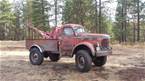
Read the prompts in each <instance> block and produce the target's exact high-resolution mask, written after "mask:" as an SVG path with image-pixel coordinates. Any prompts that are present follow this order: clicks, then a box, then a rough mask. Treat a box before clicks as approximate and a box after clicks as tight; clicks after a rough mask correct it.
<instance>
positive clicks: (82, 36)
mask: <svg viewBox="0 0 145 81" xmlns="http://www.w3.org/2000/svg"><path fill="white" fill-rule="evenodd" d="M29 28H30V29H32V30H34V31H37V32H39V33H40V34H41V35H42V37H43V38H42V39H27V40H26V47H27V49H29V51H30V55H29V59H30V62H31V64H33V65H40V64H42V62H43V60H44V58H47V57H49V59H50V60H51V61H53V62H56V61H58V60H59V59H60V57H62V56H67V57H73V56H75V63H76V67H77V69H78V70H79V71H80V72H88V71H89V70H90V69H91V66H92V63H94V65H95V66H100V67H101V66H103V65H104V64H105V63H106V61H107V56H108V55H110V54H111V53H112V48H111V47H110V45H109V40H110V36H109V35H106V34H94V33H87V32H86V30H85V28H84V27H83V26H81V25H78V24H64V25H60V26H58V27H55V28H53V29H52V31H51V32H49V33H48V32H43V31H41V30H38V29H37V28H35V27H31V26H29Z"/></svg>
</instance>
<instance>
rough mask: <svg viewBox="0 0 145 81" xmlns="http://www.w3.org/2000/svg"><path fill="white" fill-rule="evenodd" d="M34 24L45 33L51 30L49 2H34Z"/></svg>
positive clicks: (41, 0) (32, 14)
mask: <svg viewBox="0 0 145 81" xmlns="http://www.w3.org/2000/svg"><path fill="white" fill-rule="evenodd" d="M31 3H32V4H31V6H32V7H31V9H32V13H31V16H32V23H33V25H34V26H35V27H40V29H42V30H44V31H48V30H49V29H50V26H49V15H48V9H49V6H48V2H47V0H32V2H31Z"/></svg>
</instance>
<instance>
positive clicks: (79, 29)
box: [73, 27, 86, 34]
mask: <svg viewBox="0 0 145 81" xmlns="http://www.w3.org/2000/svg"><path fill="white" fill-rule="evenodd" d="M73 29H74V31H75V33H77V34H78V33H84V32H86V31H85V29H84V28H83V27H75V28H73Z"/></svg>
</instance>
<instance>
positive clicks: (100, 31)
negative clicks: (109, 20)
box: [99, 0, 102, 33]
mask: <svg viewBox="0 0 145 81" xmlns="http://www.w3.org/2000/svg"><path fill="white" fill-rule="evenodd" d="M101 5H102V4H101V0H99V33H102V29H101Z"/></svg>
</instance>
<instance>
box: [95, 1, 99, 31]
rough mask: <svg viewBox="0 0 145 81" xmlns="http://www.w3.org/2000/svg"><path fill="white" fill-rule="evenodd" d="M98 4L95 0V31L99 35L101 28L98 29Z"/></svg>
mask: <svg viewBox="0 0 145 81" xmlns="http://www.w3.org/2000/svg"><path fill="white" fill-rule="evenodd" d="M97 5H98V2H97V0H95V31H96V32H97V33H98V32H99V28H98V9H97V8H98V6H97Z"/></svg>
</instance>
